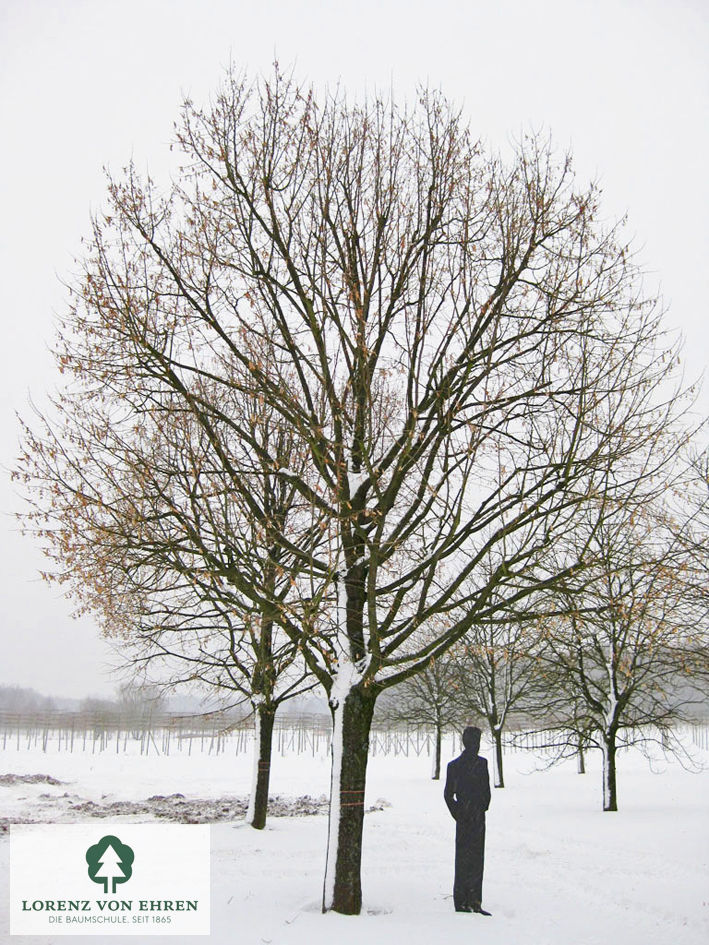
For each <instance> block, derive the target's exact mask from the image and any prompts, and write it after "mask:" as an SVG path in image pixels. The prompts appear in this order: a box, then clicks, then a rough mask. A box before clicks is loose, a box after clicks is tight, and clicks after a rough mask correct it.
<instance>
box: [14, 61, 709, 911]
mask: <svg viewBox="0 0 709 945" xmlns="http://www.w3.org/2000/svg"><path fill="white" fill-rule="evenodd" d="M176 142H177V145H178V147H179V149H180V151H181V154H182V160H183V164H182V165H181V167H179V168H178V169H176V173H175V179H174V182H173V184H172V185H171V186H170V187H169V188H168V189H167V190H163V189H161V188H160V187H159V186H158V185H157V184H156V183H155V182H153V181H152V180H151V179H150V178H149V177H147V178H145V179H140V177H139V175H138V174H137V172H136V170H135V168H134V167H132V166H131V167H128V168H127V169H126V170H125V172H124V173H123V174H122V175H121V176H120V177H118V178H111V179H110V180H109V188H108V199H107V206H106V209H105V211H104V212H103V213H102V214H100V215H98V216H97V217H96V218H95V220H94V227H93V234H92V238H91V241H90V243H89V244H87V252H86V257H85V258H84V259H83V260H82V261H80V265H81V267H82V270H83V276H82V277H81V278H80V279H79V280H78V281H77V283H76V284H75V285H74V286H73V288H72V293H73V304H72V305H71V307H70V310H69V312H68V313H67V315H66V317H65V318H64V319H63V320H62V322H61V326H60V331H59V340H58V345H57V361H58V365H59V368H60V371H61V372H62V373H63V375H64V381H63V383H62V385H61V387H60V390H59V393H58V395H57V396H56V398H55V399H54V400H53V402H52V404H51V406H49V407H48V408H47V409H46V411H45V412H44V414H43V415H42V416H40V417H39V419H38V420H37V421H36V422H33V423H32V424H31V425H27V426H26V427H25V433H24V451H23V455H22V457H21V459H20V462H19V464H18V469H17V473H16V474H17V476H18V478H19V479H21V480H23V481H24V482H25V483H26V484H27V486H28V487H29V492H30V500H31V502H32V504H33V510H32V511H31V512H30V513H29V514H28V516H27V518H26V526H27V528H28V529H29V530H32V531H34V532H35V534H36V535H37V536H38V537H39V539H40V541H41V542H42V543H43V544H44V546H45V548H46V550H47V553H48V555H49V557H50V559H51V560H52V562H53V566H52V567H51V568H50V569H49V571H48V576H49V577H51V578H54V579H57V580H59V581H61V582H64V583H65V585H66V587H67V590H68V592H69V593H71V594H72V595H73V596H74V597H75V599H76V600H77V602H78V606H79V608H80V609H84V610H87V611H90V612H92V613H94V614H97V615H98V616H99V619H100V620H101V622H102V626H103V628H104V630H105V632H106V633H108V634H111V635H113V636H116V637H118V638H119V639H121V640H122V641H123V643H124V645H125V647H126V652H127V653H129V654H130V656H129V658H130V659H132V660H133V661H134V662H135V665H136V667H138V668H140V669H142V670H144V671H152V672H154V673H155V674H156V675H158V676H162V678H168V679H170V681H171V682H173V683H175V684H178V683H185V684H195V683H196V684H200V685H204V686H207V687H210V688H213V689H215V690H217V691H220V692H223V693H225V694H226V696H227V698H234V697H235V696H236V697H237V698H239V699H248V700H249V701H250V702H251V705H252V707H253V712H254V717H255V719H256V724H257V735H258V738H257V741H258V744H259V745H260V752H259V754H258V755H257V757H256V759H255V767H254V773H255V782H254V790H253V792H252V797H253V798H254V805H253V809H252V811H251V812H250V816H251V817H252V822H253V823H254V826H262V823H263V818H264V817H265V804H266V799H267V793H268V770H269V761H270V738H271V731H272V727H273V717H274V714H275V712H276V710H277V708H278V706H279V705H281V704H282V703H283V701H284V700H287V699H288V698H291V697H293V696H295V695H298V694H300V693H302V692H305V691H307V690H308V689H309V688H310V687H312V686H314V685H317V686H319V687H320V688H321V690H324V692H325V693H326V695H327V698H328V700H329V704H330V707H331V710H332V715H333V752H332V782H331V802H330V827H329V839H328V855H327V867H326V878H325V884H324V890H325V892H324V899H323V908H324V909H331V908H332V909H335V910H337V911H340V912H344V913H357V912H359V910H360V907H361V883H360V862H361V840H362V827H363V800H364V789H365V783H366V768H367V755H368V735H369V730H370V726H371V723H372V717H373V713H374V710H375V705H376V702H377V699H378V698H379V697H380V695H381V694H382V693H384V692H387V691H390V690H393V689H394V687H397V691H398V692H401V691H402V690H401V688H400V687H402V686H406V687H407V689H408V690H411V688H412V687H414V688H415V687H416V686H419V685H426V680H430V679H431V678H432V677H433V678H434V682H435V685H439V684H440V685H441V686H442V687H443V688H445V687H446V685H447V682H446V673H447V671H448V670H447V665H448V664H447V657H446V654H447V653H451V654H454V653H459V652H460V651H461V648H462V652H463V653H464V654H465V655H466V658H467V659H468V660H469V663H470V666H472V667H475V669H474V672H473V671H471V672H470V673H469V674H468V676H466V679H467V682H466V686H467V687H468V689H469V694H470V698H475V699H477V700H478V702H479V706H480V710H481V713H482V715H483V716H484V717H485V718H487V720H488V723H489V725H490V726H491V731H492V733H493V736H495V735H496V733H498V732H500V731H501V730H502V728H503V727H504V724H505V720H506V718H507V717H508V714H509V712H510V711H511V710H512V709H513V708H514V707H515V704H516V703H518V704H519V705H521V704H522V703H523V701H524V700H525V699H527V698H530V697H531V695H532V693H533V692H534V691H535V690H538V688H539V686H540V685H541V684H543V685H544V686H545V688H546V690H547V691H548V692H550V693H553V694H554V697H553V699H552V700H550V702H549V705H548V706H547V711H548V712H553V713H555V717H557V718H558V719H559V720H560V721H563V722H564V723H565V724H567V725H570V720H572V719H573V724H574V732H575V733H576V735H577V737H578V739H580V740H581V741H582V742H583V743H584V744H585V743H589V742H590V740H592V739H596V740H597V741H598V742H599V744H602V746H603V750H604V757H605V759H606V777H605V783H606V784H607V792H606V803H605V805H604V806H605V807H606V808H607V809H609V810H610V809H614V806H615V798H614V787H613V785H614V758H615V748H614V746H615V744H616V740H617V737H618V733H619V731H620V730H621V728H622V727H623V726H624V725H625V724H626V723H627V724H632V726H634V727H635V729H637V726H638V725H639V724H640V722H641V721H642V720H643V719H644V718H649V717H650V715H649V708H648V707H649V706H650V705H651V704H653V705H655V704H657V705H659V704H661V703H662V700H661V699H660V696H659V695H658V694H659V693H662V692H665V691H668V692H670V691H676V687H675V689H672V687H671V686H670V685H669V682H667V683H666V682H665V680H670V679H674V677H675V676H676V673H677V672H678V670H679V667H687V668H688V669H690V668H691V669H692V670H695V669H697V668H698V667H699V664H700V660H699V655H700V654H701V653H702V652H703V651H702V647H704V652H705V651H706V647H705V644H704V643H703V639H704V638H703V636H702V634H703V633H704V630H703V629H702V628H704V627H705V626H706V623H705V622H702V621H705V617H704V614H705V611H702V616H701V619H699V617H698V616H697V614H698V611H697V610H696V609H695V610H694V611H692V608H699V610H700V611H701V609H702V607H705V601H704V600H703V598H702V593H701V587H702V583H701V579H700V573H701V569H702V568H706V564H705V557H704V550H703V549H704V548H705V547H706V545H705V543H704V539H703V538H702V534H701V529H700V518H701V516H699V517H698V516H697V515H696V514H694V513H693V512H692V513H686V512H685V508H684V506H683V504H682V502H683V501H684V500H682V501H680V499H679V498H678V499H677V502H676V503H675V506H673V504H672V502H671V501H669V497H670V496H672V495H674V491H677V490H679V491H680V492H684V491H685V490H686V486H685V484H684V479H685V478H686V476H687V471H686V468H685V466H683V465H682V463H681V461H680V459H681V456H682V455H683V451H686V449H687V445H688V440H689V427H688V425H687V424H686V422H685V421H684V419H683V415H684V412H685V410H686V408H687V406H688V404H689V402H690V401H691V392H688V391H682V390H681V389H680V387H679V386H678V383H677V381H676V380H675V378H676V372H675V368H676V360H677V350H676V348H675V347H673V346H672V345H671V344H669V343H668V342H667V340H666V339H665V338H664V336H663V332H662V326H661V307H660V305H659V301H658V300H657V299H656V298H652V297H649V296H648V295H646V294H645V292H644V290H643V286H642V274H641V272H640V270H639V268H638V266H637V265H636V264H635V262H634V260H633V257H632V253H631V251H630V249H629V247H628V245H627V244H626V243H625V242H624V240H623V237H622V231H621V228H620V227H619V226H618V227H613V226H610V227H609V226H608V225H607V224H604V223H602V222H601V212H600V205H599V191H598V188H597V187H596V186H594V185H591V186H589V187H584V188H580V187H579V186H578V183H577V182H576V180H575V178H574V175H573V171H572V167H571V162H570V159H569V158H568V157H566V156H562V157H561V158H558V157H557V156H555V154H554V152H553V150H552V148H551V146H550V144H549V142H548V141H545V140H543V139H542V138H541V137H540V136H535V135H532V136H529V137H527V138H525V139H524V140H523V141H522V142H521V143H520V144H519V146H518V147H517V148H516V149H515V152H514V154H512V155H511V156H510V157H509V158H508V159H505V160H503V159H502V158H501V157H500V156H497V155H495V154H493V153H491V152H490V151H489V149H486V148H485V147H484V146H483V145H482V143H480V142H476V141H474V140H473V139H472V138H471V135H470V132H469V130H468V128H467V127H466V126H465V124H464V122H463V120H462V118H461V115H460V113H459V112H458V111H457V110H456V109H454V108H453V107H452V106H451V105H450V104H449V103H447V102H446V101H445V99H444V98H443V96H442V95H440V94H437V93H431V92H428V91H422V93H421V96H420V100H419V101H418V103H417V104H416V105H415V106H414V107H413V108H411V107H399V106H398V105H397V104H396V103H395V102H394V101H392V100H383V99H380V98H378V97H376V96H375V97H374V98H372V99H370V100H369V101H365V102H363V103H360V104H357V103H354V104H353V103H350V102H349V101H348V99H347V97H346V96H345V95H344V93H343V92H341V91H339V92H335V93H332V94H326V95H325V96H323V97H320V98H318V96H316V95H315V93H314V92H313V90H312V89H308V88H305V87H301V86H299V85H298V84H297V83H296V82H295V81H294V80H293V79H292V77H289V76H284V75H282V74H281V73H280V72H279V71H278V69H276V71H275V74H274V76H273V77H272V78H271V79H259V80H256V81H251V80H249V79H248V78H247V77H246V76H244V75H239V74H236V73H234V72H232V73H230V74H229V75H228V76H227V78H226V80H225V82H224V84H223V86H222V88H221V90H220V91H219V93H218V95H217V96H216V98H215V100H214V102H213V104H212V105H210V106H209V107H208V108H206V109H200V108H198V107H196V106H195V105H194V104H193V103H191V102H189V101H188V102H186V103H185V106H184V109H183V114H182V117H181V120H180V122H179V125H178V127H177V132H176ZM701 501H705V500H704V499H702V500H701ZM702 508H703V506H702ZM680 550H681V551H680ZM668 556H669V557H668ZM678 574H679V575H681V579H677V575H678ZM678 586H681V587H682V588H684V589H685V591H686V592H687V597H686V602H687V603H686V606H684V604H683V606H682V607H681V608H675V607H674V606H673V604H672V601H674V600H675V598H676V596H677V587H678ZM690 591H691V594H690ZM667 595H669V596H667ZM682 599H683V600H685V598H682ZM690 599H691V602H692V604H691V606H690V605H689V603H688V602H689V601H690ZM663 601H664V602H666V603H663ZM643 608H644V609H643ZM690 612H692V613H693V616H691V615H690ZM641 628H645V629H641ZM682 661H684V662H682ZM661 664H665V665H667V666H669V667H671V669H670V670H668V672H667V674H666V675H663V672H662V671H660V669H659V667H660V665H661ZM532 667H533V669H534V672H531V668H532ZM436 680H438V681H436ZM540 681H541V682H540ZM558 693H563V698H558V697H557V694H558ZM397 701H398V702H399V703H401V704H402V706H403V704H404V701H405V700H404V699H401V700H397ZM669 701H672V700H669ZM569 707H571V708H569ZM643 712H644V713H645V715H643ZM654 714H655V716H656V717H657V716H658V713H657V712H656V711H655V713H654ZM667 717H668V718H669V715H668V716H667ZM498 743H499V739H498ZM499 770H500V776H501V766H500V768H499ZM259 812H262V814H263V816H261V814H260V813H259Z"/></svg>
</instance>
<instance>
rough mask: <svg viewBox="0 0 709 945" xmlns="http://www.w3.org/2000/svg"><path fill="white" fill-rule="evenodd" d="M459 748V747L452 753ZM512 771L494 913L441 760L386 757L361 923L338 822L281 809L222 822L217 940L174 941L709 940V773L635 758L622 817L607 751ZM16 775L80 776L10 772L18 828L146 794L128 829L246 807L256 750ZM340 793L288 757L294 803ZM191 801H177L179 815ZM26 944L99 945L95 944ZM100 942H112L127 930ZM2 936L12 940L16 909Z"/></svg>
mask: <svg viewBox="0 0 709 945" xmlns="http://www.w3.org/2000/svg"><path fill="white" fill-rule="evenodd" d="M452 753H453V743H452V741H451V742H449V743H448V744H447V745H446V756H447V758H446V760H447V759H448V758H450V757H452ZM483 753H484V751H483ZM488 754H489V753H488ZM704 761H705V762H709V757H707V756H706V755H704ZM507 764H508V778H507V780H508V787H506V788H505V789H504V790H501V791H495V792H494V793H493V799H492V805H491V808H490V813H489V814H488V826H487V855H486V870H485V887H484V892H485V897H484V904H485V906H486V907H487V908H488V909H489V910H490V911H491V912H492V913H493V917H492V918H484V917H482V916H477V915H465V914H456V913H455V912H454V911H453V904H452V896H451V889H452V882H453V836H454V824H453V821H452V820H451V819H450V817H449V815H448V812H447V810H446V808H445V806H444V804H443V799H442V789H443V785H442V782H433V781H431V780H430V777H429V767H430V761H429V759H428V758H427V757H426V756H425V755H424V756H422V757H420V758H416V757H409V758H406V757H403V756H398V757H394V756H392V755H389V756H382V755H378V756H377V757H374V758H372V759H371V761H370V768H369V783H368V792H367V798H366V801H365V804H366V806H367V807H375V808H381V809H378V810H376V809H375V810H373V811H371V812H370V813H368V814H367V816H366V821H365V849H364V865H363V888H364V909H363V914H362V915H361V916H358V917H344V916H339V915H334V914H330V915H325V916H323V915H321V913H320V911H319V906H320V895H321V889H322V880H323V868H324V853H325V841H326V830H327V818H326V816H325V815H324V814H318V813H310V814H309V815H308V816H297V817H273V818H271V820H270V822H269V824H268V827H267V829H266V830H264V831H260V832H258V831H254V830H252V829H251V828H249V827H246V826H244V825H243V824H242V823H240V822H237V823H229V822H220V823H216V824H215V826H213V827H212V829H211V835H212V934H211V936H210V937H209V939H206V938H204V937H201V938H194V939H193V938H187V937H182V936H174V937H172V938H171V939H170V940H178V941H184V942H187V941H190V942H191V941H194V942H205V941H209V942H213V943H215V945H261V943H263V945H271V943H272V945H325V943H330V942H337V943H338V945H355V943H356V945H387V943H392V945H393V943H398V942H399V941H404V942H405V943H406V945H435V943H436V942H439V941H445V942H447V943H451V945H458V943H461V945H462V943H466V945H467V943H468V942H475V943H476V945H592V943H593V945H595V943H599V945H600V943H603V945H606V943H608V945H615V943H622V945H670V943H671V945H700V943H701V945H704V943H706V942H707V941H709V791H708V790H707V788H708V787H709V770H704V771H702V772H701V773H698V774H692V773H689V772H687V771H684V770H683V769H682V768H681V767H680V766H679V765H678V764H676V763H674V764H668V763H666V762H664V761H663V762H662V763H658V764H657V765H656V766H655V767H656V768H657V769H658V771H657V773H653V772H652V771H651V770H650V769H649V767H648V764H647V761H646V760H645V758H644V757H642V756H641V755H640V754H638V753H634V752H628V753H626V754H625V755H621V757H620V781H619V802H620V806H621V810H620V811H619V812H618V813H615V814H604V813H602V812H601V811H600V809H599V807H600V776H599V771H598V767H597V761H596V760H595V759H589V764H588V768H589V773H588V774H586V775H584V776H579V775H577V774H576V771H575V767H574V765H573V764H567V765H563V766H560V767H558V768H553V769H551V770H539V767H540V765H539V762H538V760H537V761H535V759H534V758H533V756H531V755H529V754H511V755H508V756H507ZM535 769H536V770H535ZM7 773H14V774H37V773H41V774H46V775H50V776H51V777H52V778H54V779H57V780H59V781H61V782H64V783H62V784H50V783H47V782H46V781H38V782H34V783H31V782H23V781H20V782H15V783H8V782H9V781H10V779H4V780H3V779H2V778H0V819H1V818H7V819H8V820H9V821H11V822H12V821H19V820H35V821H44V820H46V821H47V822H50V821H53V822H72V821H85V820H87V819H88V818H89V816H90V815H91V813H92V811H93V812H94V813H96V812H102V811H100V810H99V807H100V808H107V807H109V806H110V805H112V804H116V803H117V802H123V801H132V802H141V805H140V806H139V807H138V808H126V807H120V806H119V807H114V808H113V809H112V811H111V817H112V819H114V818H115V819H118V820H120V819H124V818H128V819H132V820H149V819H154V816H155V815H159V814H160V810H159V808H160V805H161V804H162V805H163V808H164V807H165V801H162V800H160V801H152V802H151V803H149V804H145V805H144V804H143V803H142V802H144V801H145V800H146V799H147V798H151V797H155V796H156V795H160V796H161V797H162V798H166V797H168V796H169V795H173V794H181V795H184V800H185V802H186V803H189V802H191V801H194V800H195V799H197V798H200V799H209V801H210V809H211V810H214V811H217V812H218V811H220V810H221V808H222V807H223V806H228V805H230V804H231V805H232V807H231V810H233V811H238V810H241V808H240V806H239V804H238V802H236V801H234V796H239V797H242V798H243V797H244V796H245V795H246V792H247V790H248V786H249V781H250V776H251V762H250V760H249V759H248V757H247V756H246V755H244V754H241V755H239V756H236V757H235V756H234V755H233V754H221V755H218V756H209V755H203V754H193V755H192V757H191V758H190V757H187V756H186V755H184V754H171V755H170V756H169V757H156V756H155V755H151V756H149V757H145V756H140V755H130V754H128V755H125V754H123V753H121V754H118V755H117V754H115V753H110V752H104V753H102V754H96V755H92V754H89V753H86V754H84V753H82V752H75V753H74V754H67V753H66V752H62V753H56V751H53V750H52V746H51V743H50V746H49V750H48V751H47V752H46V753H44V752H42V751H41V750H39V749H31V750H24V749H21V750H19V751H17V750H15V749H14V748H12V749H7V750H5V751H4V752H2V754H0V775H3V774H7ZM327 786H328V759H327V757H326V756H324V755H317V756H313V755H312V754H302V755H296V754H289V755H286V756H284V757H281V756H278V755H277V756H276V757H274V761H273V777H272V793H273V794H276V795H280V797H281V798H282V801H283V803H285V802H286V800H287V799H292V798H294V797H303V796H305V795H308V796H309V797H310V798H311V799H312V801H313V805H312V806H313V809H315V810H317V807H318V803H319V799H320V797H321V795H323V794H325V793H326V792H327ZM224 798H228V800H224V801H223V800H222V799H224ZM87 801H90V802H92V803H93V804H94V805H97V807H96V808H92V807H91V805H87V804H86V802H87ZM176 801H179V798H178V799H172V801H170V800H169V798H168V801H167V804H168V807H169V805H170V803H172V804H173V805H174V803H175V802H176ZM383 801H386V802H387V803H388V805H390V806H387V805H386V804H384V803H382V802H383ZM151 805H152V806H151ZM307 806H308V805H307V804H306V807H307ZM192 809H195V810H199V809H200V805H194V807H193V808H192ZM163 816H169V814H168V815H165V814H163ZM8 882H9V841H8V837H7V834H4V835H2V834H0V910H2V909H3V908H4V906H3V904H4V903H5V902H6V901H7V898H8ZM24 940H26V941H31V942H33V943H37V945H39V943H49V942H56V943H58V945H70V943H71V942H74V941H77V942H86V941H87V939H86V937H84V936H81V937H74V936H56V937H51V936H49V937H44V936H41V937H40V936H31V937H24ZM88 940H89V941H97V940H100V941H105V942H111V941H115V936H103V935H98V936H92V937H91V938H89V939H88ZM124 940H125V939H124ZM141 940H142V939H140V938H138V937H135V936H134V937H131V939H130V940H129V941H131V942H137V941H141ZM144 940H145V941H146V942H147V941H153V942H156V941H160V939H156V938H154V937H148V936H146V937H145V939H144ZM0 941H8V942H9V941H10V939H9V934H8V919H7V915H6V914H5V913H3V914H2V916H1V917H0Z"/></svg>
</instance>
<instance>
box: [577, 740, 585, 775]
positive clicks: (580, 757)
mask: <svg viewBox="0 0 709 945" xmlns="http://www.w3.org/2000/svg"><path fill="white" fill-rule="evenodd" d="M576 758H577V761H578V767H577V771H578V773H579V774H586V758H585V756H584V753H583V739H581V738H579V742H578V751H577V753H576Z"/></svg>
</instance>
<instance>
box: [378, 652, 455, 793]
mask: <svg viewBox="0 0 709 945" xmlns="http://www.w3.org/2000/svg"><path fill="white" fill-rule="evenodd" d="M377 713H378V716H379V717H380V718H382V719H384V720H385V721H387V722H391V723H394V724H397V723H402V722H403V723H406V724H407V725H415V726H426V727H428V728H432V729H433V734H434V749H433V764H432V772H431V777H432V779H433V780H434V781H437V780H439V778H440V777H441V745H442V741H443V734H444V732H445V731H446V729H448V728H451V727H453V726H456V727H458V728H459V727H460V726H461V723H462V721H463V720H464V718H465V710H464V708H463V703H462V700H461V694H460V690H459V679H458V672H457V667H456V665H455V663H453V662H452V660H450V659H449V658H448V657H447V655H444V656H441V657H439V658H438V659H437V660H432V661H431V663H430V664H429V665H428V666H426V667H425V668H424V669H422V670H421V671H420V672H419V673H417V675H415V676H410V677H409V678H408V679H405V680H404V682H403V683H401V684H400V685H399V686H397V687H396V689H395V690H393V691H392V695H391V697H390V698H389V699H381V700H380V702H379V703H378V704H377Z"/></svg>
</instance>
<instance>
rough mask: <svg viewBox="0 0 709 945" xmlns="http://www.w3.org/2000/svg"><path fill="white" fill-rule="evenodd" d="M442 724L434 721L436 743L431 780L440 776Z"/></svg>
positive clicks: (438, 778)
mask: <svg viewBox="0 0 709 945" xmlns="http://www.w3.org/2000/svg"><path fill="white" fill-rule="evenodd" d="M442 728H443V726H442V725H441V723H440V722H436V744H435V747H434V752H433V774H432V775H431V780H433V781H438V780H440V777H441V739H442V737H443V731H442Z"/></svg>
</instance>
